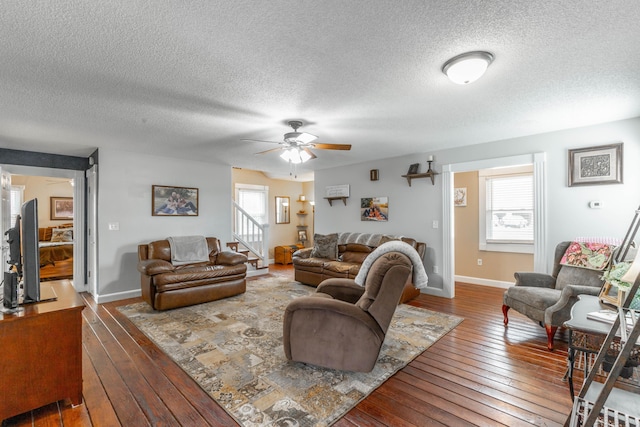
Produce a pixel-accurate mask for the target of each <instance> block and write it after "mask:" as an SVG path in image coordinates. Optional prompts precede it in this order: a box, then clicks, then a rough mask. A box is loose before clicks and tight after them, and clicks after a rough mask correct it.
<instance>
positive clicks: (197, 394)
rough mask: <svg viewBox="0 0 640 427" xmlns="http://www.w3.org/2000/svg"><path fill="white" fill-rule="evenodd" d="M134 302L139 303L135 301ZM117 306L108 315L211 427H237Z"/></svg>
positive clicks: (110, 309) (109, 307)
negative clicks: (111, 316) (110, 315)
mask: <svg viewBox="0 0 640 427" xmlns="http://www.w3.org/2000/svg"><path fill="white" fill-rule="evenodd" d="M136 302H139V300H138V301H136ZM116 306H117V305H111V306H108V307H107V309H108V310H109V311H110V313H111V314H112V315H113V316H114V317H115V318H117V319H118V321H119V323H120V325H121V326H122V328H123V329H124V330H125V331H126V332H127V333H128V334H129V335H130V336H131V337H132V339H133V340H134V341H135V342H136V343H137V345H139V346H140V349H141V350H142V351H144V352H145V354H146V355H147V356H148V357H149V358H151V359H152V360H153V361H154V364H155V366H156V367H157V368H158V369H161V370H162V372H163V373H164V375H165V376H166V377H167V378H168V379H170V380H171V382H172V383H173V384H174V385H175V387H176V388H178V389H179V390H181V393H182V394H183V395H184V396H187V397H188V399H189V403H190V404H191V406H193V407H194V408H196V409H197V410H198V412H199V413H200V414H201V415H202V416H203V417H204V418H205V420H206V421H207V422H208V423H209V424H211V425H225V426H232V425H237V423H236V422H235V420H234V419H233V418H232V417H231V416H229V414H227V412H226V411H225V410H224V409H222V407H221V406H220V405H218V404H217V403H216V402H215V401H214V400H213V399H212V398H211V397H210V396H209V395H208V394H207V393H206V392H205V391H204V390H203V389H202V388H201V387H200V386H199V385H198V383H196V382H195V381H194V380H193V379H192V378H191V377H190V376H189V375H188V374H187V373H186V372H184V371H183V370H182V369H181V368H180V367H179V366H178V365H177V364H176V363H175V362H174V361H173V360H172V359H171V358H170V357H169V356H168V355H166V354H165V353H163V352H162V351H161V350H160V349H159V348H158V347H157V346H156V345H155V344H154V343H153V341H151V340H150V339H149V338H148V337H147V336H146V335H144V334H143V333H142V332H140V330H139V329H138V328H136V327H135V325H134V324H133V323H132V322H131V321H130V320H129V319H127V318H126V317H125V316H123V315H122V314H121V313H120V312H118V311H117V310H115V307H116Z"/></svg>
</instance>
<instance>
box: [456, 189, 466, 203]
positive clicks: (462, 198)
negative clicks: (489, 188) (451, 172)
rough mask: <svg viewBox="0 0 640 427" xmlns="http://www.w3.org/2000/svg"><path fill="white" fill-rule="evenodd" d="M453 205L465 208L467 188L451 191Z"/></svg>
mask: <svg viewBox="0 0 640 427" xmlns="http://www.w3.org/2000/svg"><path fill="white" fill-rule="evenodd" d="M453 205H454V206H467V187H460V188H454V189H453Z"/></svg>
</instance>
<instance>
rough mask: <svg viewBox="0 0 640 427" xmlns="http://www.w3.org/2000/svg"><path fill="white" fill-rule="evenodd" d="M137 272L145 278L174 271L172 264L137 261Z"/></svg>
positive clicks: (157, 261) (156, 261)
mask: <svg viewBox="0 0 640 427" xmlns="http://www.w3.org/2000/svg"><path fill="white" fill-rule="evenodd" d="M138 271H139V272H140V273H142V274H146V275H147V276H154V275H156V274H160V273H167V272H170V271H174V267H173V264H171V263H170V262H169V261H165V260H162V259H144V260H141V261H138Z"/></svg>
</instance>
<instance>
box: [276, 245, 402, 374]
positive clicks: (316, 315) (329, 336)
mask: <svg viewBox="0 0 640 427" xmlns="http://www.w3.org/2000/svg"><path fill="white" fill-rule="evenodd" d="M411 273H412V263H411V260H410V259H409V258H408V257H407V256H406V255H404V254H401V253H399V252H388V253H385V254H384V255H381V256H380V257H379V258H378V259H376V260H375V261H374V262H373V264H372V265H371V268H370V269H369V271H368V274H367V276H366V279H365V282H364V286H360V285H358V284H356V283H355V281H354V280H353V279H347V278H332V279H327V280H325V281H324V282H322V283H321V284H320V285H319V286H318V287H317V289H316V292H315V293H314V294H312V295H311V296H307V297H300V298H297V299H295V300H293V301H292V302H291V303H289V305H288V306H287V308H286V310H285V315H284V325H283V344H284V352H285V355H286V357H287V359H289V360H292V361H296V362H303V363H309V364H312V365H317V366H322V367H325V368H331V369H339V370H344V371H356V372H369V371H371V370H372V369H373V367H374V366H375V364H376V361H377V360H378V355H379V353H380V349H381V348H382V343H383V342H384V338H385V335H386V333H387V329H388V328H389V324H390V323H391V319H392V317H393V314H394V312H395V309H396V307H397V305H398V302H399V301H400V297H401V295H402V291H403V289H404V285H405V283H406V282H407V281H408V280H411Z"/></svg>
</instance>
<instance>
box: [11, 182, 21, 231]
mask: <svg viewBox="0 0 640 427" xmlns="http://www.w3.org/2000/svg"><path fill="white" fill-rule="evenodd" d="M23 200H24V186H23V185H12V186H11V226H12V227H13V226H14V224H15V223H16V218H17V217H18V215H20V209H21V208H22V202H23Z"/></svg>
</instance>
